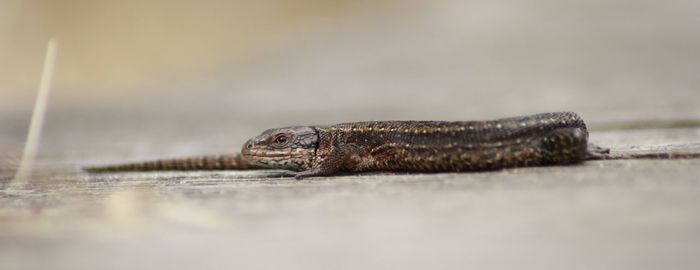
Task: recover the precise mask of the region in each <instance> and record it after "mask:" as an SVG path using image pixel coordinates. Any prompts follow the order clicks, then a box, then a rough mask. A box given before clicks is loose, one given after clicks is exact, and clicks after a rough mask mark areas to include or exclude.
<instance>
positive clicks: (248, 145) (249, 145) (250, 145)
mask: <svg viewBox="0 0 700 270" xmlns="http://www.w3.org/2000/svg"><path fill="white" fill-rule="evenodd" d="M245 148H247V149H251V148H253V143H248V144H247V145H246V146H245Z"/></svg>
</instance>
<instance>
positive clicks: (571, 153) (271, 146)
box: [87, 112, 608, 178]
mask: <svg viewBox="0 0 700 270" xmlns="http://www.w3.org/2000/svg"><path fill="white" fill-rule="evenodd" d="M607 151H608V150H607V149H603V148H599V147H595V146H592V145H591V146H589V145H588V131H587V129H586V125H585V123H584V122H583V120H582V119H581V118H580V117H579V116H578V115H577V114H575V113H571V112H557V113H542V114H536V115H530V116H522V117H512V118H504V119H499V120H492V121H459V122H447V121H373V122H354V123H345V124H337V125H330V126H292V127H284V128H277V129H269V130H266V131H264V132H263V133H262V134H260V135H258V136H256V137H254V138H252V139H250V140H248V141H247V142H246V143H245V145H244V146H243V149H242V150H241V154H242V156H243V157H244V158H241V155H234V156H229V157H226V156H223V157H219V158H218V159H217V158H194V159H179V160H170V161H152V162H145V163H134V164H126V165H118V166H107V167H96V168H88V169H87V170H88V171H92V172H104V171H138V170H211V169H255V168H274V169H286V170H290V171H297V172H298V173H296V174H295V176H296V177H297V178H303V177H309V176H322V175H331V174H334V173H336V172H339V171H349V172H365V171H422V172H439V171H482V170H495V169H501V168H508V167H520V166H541V165H560V164H561V165H563V164H575V163H580V162H583V161H584V160H586V159H592V158H600V157H601V156H602V155H605V154H607ZM222 159H227V160H229V161H235V162H217V161H216V160H222Z"/></svg>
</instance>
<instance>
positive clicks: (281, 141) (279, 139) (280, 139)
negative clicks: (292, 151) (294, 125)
mask: <svg viewBox="0 0 700 270" xmlns="http://www.w3.org/2000/svg"><path fill="white" fill-rule="evenodd" d="M288 141H289V138H287V135H284V134H277V136H276V137H275V143H276V144H278V145H285V144H287V142H288Z"/></svg>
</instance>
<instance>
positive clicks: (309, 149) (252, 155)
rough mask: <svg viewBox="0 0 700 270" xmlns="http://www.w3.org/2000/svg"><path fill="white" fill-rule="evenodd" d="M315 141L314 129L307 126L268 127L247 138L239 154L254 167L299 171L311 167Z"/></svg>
mask: <svg viewBox="0 0 700 270" xmlns="http://www.w3.org/2000/svg"><path fill="white" fill-rule="evenodd" d="M318 141H319V138H318V132H317V131H316V130H315V129H314V128H311V127H305V126H294V127H284V128H274V129H268V130H266V131H264V132H263V133H262V134H260V135H258V136H256V137H254V138H252V139H250V140H248V141H247V142H246V143H245V144H244V145H243V149H241V154H243V156H244V157H245V158H246V159H247V160H248V161H250V163H252V164H253V165H256V166H260V167H264V168H274V169H286V170H292V171H303V170H307V169H309V168H311V163H312V162H313V160H314V158H315V155H316V148H317V147H318Z"/></svg>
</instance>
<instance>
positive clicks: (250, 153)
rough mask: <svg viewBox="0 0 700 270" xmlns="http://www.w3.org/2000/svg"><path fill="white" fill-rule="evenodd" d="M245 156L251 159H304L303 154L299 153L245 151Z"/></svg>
mask: <svg viewBox="0 0 700 270" xmlns="http://www.w3.org/2000/svg"><path fill="white" fill-rule="evenodd" d="M245 154H246V155H247V156H251V157H259V158H277V157H292V158H293V157H304V156H305V154H304V153H300V152H283V153H280V152H255V151H247V153H245Z"/></svg>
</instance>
